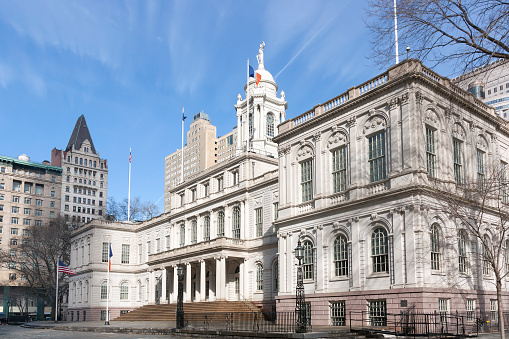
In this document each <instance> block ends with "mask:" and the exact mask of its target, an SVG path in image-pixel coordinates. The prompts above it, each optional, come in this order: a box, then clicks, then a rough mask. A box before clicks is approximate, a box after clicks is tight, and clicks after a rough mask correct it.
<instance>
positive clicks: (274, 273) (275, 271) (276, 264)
mask: <svg viewBox="0 0 509 339" xmlns="http://www.w3.org/2000/svg"><path fill="white" fill-rule="evenodd" d="M272 276H273V278H274V291H278V290H279V261H277V260H276V261H275V262H274V268H273V269H272Z"/></svg>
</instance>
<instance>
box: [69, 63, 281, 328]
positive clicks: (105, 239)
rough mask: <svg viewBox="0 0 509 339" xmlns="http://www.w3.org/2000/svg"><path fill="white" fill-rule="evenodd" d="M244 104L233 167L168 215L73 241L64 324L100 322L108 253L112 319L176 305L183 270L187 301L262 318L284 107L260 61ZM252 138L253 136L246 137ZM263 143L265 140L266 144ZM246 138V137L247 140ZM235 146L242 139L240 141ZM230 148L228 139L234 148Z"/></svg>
mask: <svg viewBox="0 0 509 339" xmlns="http://www.w3.org/2000/svg"><path fill="white" fill-rule="evenodd" d="M257 71H258V72H262V78H261V81H259V82H258V83H257V82H256V80H254V79H253V78H251V79H250V81H249V84H248V85H247V86H246V87H245V90H246V91H248V92H249V98H250V102H251V103H250V108H251V111H252V113H251V118H250V119H249V118H247V116H248V114H247V109H246V108H247V106H246V102H247V100H245V99H244V100H242V98H240V95H239V97H238V101H237V105H236V110H237V116H238V119H237V122H238V125H237V128H236V130H237V131H240V130H242V131H245V132H244V133H242V135H241V136H238V135H237V137H238V138H237V140H238V143H237V145H239V146H240V148H242V149H238V154H237V155H236V156H235V157H231V158H230V159H225V161H222V162H221V163H219V164H217V165H215V166H212V167H209V168H207V169H205V170H204V171H203V172H201V173H199V174H198V175H196V176H194V177H192V178H188V179H187V180H186V181H185V182H184V183H181V184H178V185H175V186H171V187H170V188H169V192H167V193H168V195H169V200H168V201H169V202H170V205H169V211H168V212H166V213H164V214H162V215H161V216H158V217H156V218H153V219H151V220H149V221H145V222H142V223H130V224H129V223H117V222H105V221H100V220H94V221H92V222H91V223H88V224H86V225H84V226H82V227H80V228H78V229H77V230H76V231H74V235H73V239H72V251H71V266H70V267H71V268H72V269H73V270H75V272H76V273H77V275H76V276H72V277H70V278H69V281H70V287H69V307H68V314H67V319H68V320H78V319H79V320H85V319H86V320H99V319H104V318H105V316H106V313H105V312H106V277H107V262H108V243H109V242H111V244H112V251H113V258H112V271H111V273H110V284H111V285H110V286H111V292H110V298H109V300H110V310H111V313H110V314H111V319H114V318H116V317H118V316H119V315H120V314H121V313H123V312H124V311H129V310H132V309H134V308H137V307H140V306H143V305H146V304H155V303H174V302H176V299H177V282H178V280H177V279H176V267H177V266H178V265H179V264H181V265H182V266H183V268H184V277H185V278H184V301H185V302H203V301H214V300H231V301H236V300H249V301H251V302H252V303H254V304H256V305H258V306H260V307H262V308H264V309H268V310H270V311H271V310H273V307H274V306H275V304H274V301H275V296H276V295H277V285H278V281H277V277H278V275H277V271H278V265H277V242H278V240H277V236H276V230H275V228H274V226H273V222H274V220H275V218H276V216H277V206H278V205H277V204H278V186H277V180H278V160H277V147H276V144H275V143H274V142H273V141H272V138H273V137H274V136H277V129H276V126H277V121H279V119H282V118H284V110H285V107H286V102H285V100H284V97H278V96H277V85H276V83H275V82H274V80H273V78H272V76H271V75H270V73H269V72H268V71H266V70H265V69H264V65H263V58H260V64H259V68H258V70H257ZM249 132H251V133H249ZM264 133H265V134H264ZM248 135H250V137H247V136H248ZM242 136H246V138H247V140H244V138H243V137H242ZM231 139H232V140H234V139H233V138H231Z"/></svg>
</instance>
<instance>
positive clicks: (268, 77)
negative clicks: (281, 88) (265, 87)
mask: <svg viewBox="0 0 509 339" xmlns="http://www.w3.org/2000/svg"><path fill="white" fill-rule="evenodd" d="M256 73H258V74H260V75H261V76H262V81H271V82H275V81H274V78H273V77H272V74H270V72H269V71H267V70H266V69H260V68H259V69H257V70H256Z"/></svg>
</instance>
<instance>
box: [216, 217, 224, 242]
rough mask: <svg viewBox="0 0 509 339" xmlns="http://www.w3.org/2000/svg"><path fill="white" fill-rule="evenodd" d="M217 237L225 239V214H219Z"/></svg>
mask: <svg viewBox="0 0 509 339" xmlns="http://www.w3.org/2000/svg"><path fill="white" fill-rule="evenodd" d="M217 236H218V237H224V212H223V211H220V212H219V213H217Z"/></svg>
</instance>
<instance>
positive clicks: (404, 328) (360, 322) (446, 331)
mask: <svg viewBox="0 0 509 339" xmlns="http://www.w3.org/2000/svg"><path fill="white" fill-rule="evenodd" d="M349 318H350V319H349V326H350V330H368V331H371V332H382V333H391V334H396V335H405V336H422V335H427V336H463V335H465V333H466V329H465V317H464V316H462V315H452V314H446V313H438V312H435V313H414V312H401V313H399V314H390V313H386V314H385V315H379V314H376V315H375V316H374V315H373V314H372V312H369V311H362V312H353V311H352V312H350V313H349Z"/></svg>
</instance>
